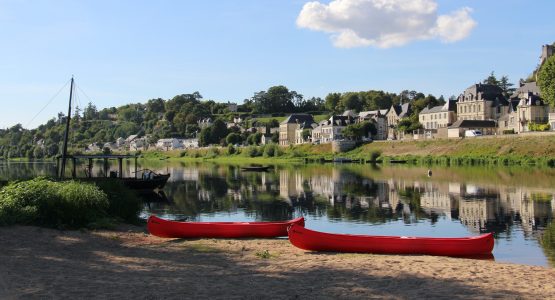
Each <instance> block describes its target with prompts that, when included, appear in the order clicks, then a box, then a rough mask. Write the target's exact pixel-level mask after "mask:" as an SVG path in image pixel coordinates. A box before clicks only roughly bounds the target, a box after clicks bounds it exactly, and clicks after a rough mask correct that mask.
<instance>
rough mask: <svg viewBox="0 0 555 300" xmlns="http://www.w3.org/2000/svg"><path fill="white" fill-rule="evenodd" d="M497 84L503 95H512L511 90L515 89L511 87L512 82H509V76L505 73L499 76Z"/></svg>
mask: <svg viewBox="0 0 555 300" xmlns="http://www.w3.org/2000/svg"><path fill="white" fill-rule="evenodd" d="M498 86H499V87H500V88H501V89H502V90H503V95H505V97H508V96H510V95H512V94H513V92H514V91H515V90H516V89H515V88H513V87H512V86H514V84H512V83H510V82H509V77H508V76H507V75H504V76H502V77H501V79H500V80H499V83H498Z"/></svg>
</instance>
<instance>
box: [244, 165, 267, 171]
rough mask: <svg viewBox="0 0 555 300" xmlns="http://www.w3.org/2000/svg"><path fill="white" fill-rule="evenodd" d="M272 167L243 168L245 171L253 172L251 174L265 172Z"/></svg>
mask: <svg viewBox="0 0 555 300" xmlns="http://www.w3.org/2000/svg"><path fill="white" fill-rule="evenodd" d="M270 167H271V166H249V167H241V170H243V171H251V172H265V171H268V169H270Z"/></svg>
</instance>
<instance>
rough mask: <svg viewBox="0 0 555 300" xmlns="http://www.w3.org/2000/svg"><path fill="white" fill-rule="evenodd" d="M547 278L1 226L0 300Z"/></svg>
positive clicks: (528, 270) (456, 287)
mask: <svg viewBox="0 0 555 300" xmlns="http://www.w3.org/2000/svg"><path fill="white" fill-rule="evenodd" d="M266 250H268V252H266ZM554 277H555V269H552V268H544V267H534V266H525V265H516V264H506V263H496V262H494V261H484V260H469V259H457V258H446V257H433V256H392V255H369V254H333V253H313V252H307V251H303V250H299V249H297V248H295V247H293V246H291V245H290V244H289V242H288V241H287V240H285V239H269V240H261V239H240V240H215V239H199V240H180V239H174V240H172V239H170V240H167V239H160V238H156V237H153V236H150V235H148V234H146V233H145V232H144V228H142V227H131V226H126V227H121V228H119V229H118V231H93V232H90V231H57V230H51V229H44V228H38V227H26V226H11V227H0V298H2V299H14V298H72V299H76V298H124V299H152V298H156V299H158V298H160V299H183V298H195V299H198V298H210V299H213V298H220V299H224V298H225V299H229V298H271V299H291V298H325V299H336V298H350V299H359V298H360V299H368V298H388V299H414V298H447V297H449V298H452V297H454V298H462V297H464V298H472V299H491V298H503V299H541V298H545V299H547V298H550V297H552V296H553V295H554V294H555V283H554V282H553V280H552V278H554Z"/></svg>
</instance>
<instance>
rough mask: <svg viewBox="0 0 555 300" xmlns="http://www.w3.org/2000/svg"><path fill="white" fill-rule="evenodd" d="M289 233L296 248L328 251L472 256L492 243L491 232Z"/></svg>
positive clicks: (298, 228) (488, 249)
mask: <svg viewBox="0 0 555 300" xmlns="http://www.w3.org/2000/svg"><path fill="white" fill-rule="evenodd" d="M288 235H289V241H290V242H291V244H293V245H294V246H295V247H298V248H301V249H304V250H312V251H331V252H360V253H377V254H426V255H440V256H475V255H483V254H489V253H491V251H492V250H493V244H494V241H493V234H491V233H487V234H483V235H480V236H476V237H462V238H430V237H405V236H370V235H351V234H334V233H325V232H318V231H314V230H310V229H306V228H304V227H303V226H296V225H292V226H291V227H290V228H289V232H288Z"/></svg>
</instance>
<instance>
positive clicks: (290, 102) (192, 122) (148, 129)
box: [0, 60, 552, 159]
mask: <svg viewBox="0 0 555 300" xmlns="http://www.w3.org/2000/svg"><path fill="white" fill-rule="evenodd" d="M551 61H552V60H550V61H548V63H547V64H546V66H548V67H549V66H551ZM548 67H546V68H548ZM544 77H545V78H546V79H545V81H546V82H549V80H550V78H552V77H549V76H544ZM484 82H485V83H492V84H496V85H500V86H502V87H503V88H504V91H505V90H506V92H507V93H511V92H512V91H513V90H514V89H513V88H512V84H510V83H509V82H508V78H507V77H506V76H503V77H502V78H501V80H497V78H496V77H495V75H494V73H493V72H492V73H491V74H490V76H488V77H487V78H486V79H485V80H484ZM450 99H456V97H455V96H451V97H450ZM445 101H446V100H445V99H444V97H443V96H440V97H438V98H436V97H435V96H433V95H431V94H428V95H425V94H423V93H421V92H417V91H414V90H412V91H411V90H404V91H402V92H400V93H389V92H384V91H381V90H369V91H360V92H344V93H329V94H328V95H327V96H326V97H325V98H324V99H321V98H319V97H312V98H305V97H304V96H303V95H302V94H300V93H298V92H296V91H293V90H289V89H288V88H287V87H285V86H283V85H279V86H272V87H270V88H268V89H267V90H265V91H260V92H255V93H254V94H253V96H252V97H251V98H249V99H245V100H244V101H243V104H241V105H238V109H237V112H231V111H229V108H228V105H227V104H226V103H220V102H216V101H214V100H205V99H204V98H203V97H202V95H201V94H200V93H199V92H193V93H190V94H181V95H176V96H175V97H173V98H171V99H167V100H166V99H162V98H156V99H150V100H148V101H146V103H132V104H127V105H123V106H120V107H109V108H103V109H98V108H97V107H96V106H95V105H94V104H93V103H90V102H89V103H88V104H87V105H86V106H85V107H83V108H79V107H76V108H75V110H74V112H73V113H72V120H71V127H70V134H69V144H70V147H71V148H72V151H74V152H75V151H83V150H84V149H85V148H86V147H87V145H89V144H91V143H98V144H100V145H102V144H103V143H106V142H113V141H115V140H116V139H118V138H120V137H121V138H127V137H128V136H130V135H135V134H136V135H138V136H145V135H146V136H148V137H149V140H148V142H149V143H155V142H156V141H157V140H158V139H160V138H171V137H180V138H194V137H197V138H199V143H200V144H201V145H208V144H221V145H227V144H244V143H248V144H257V143H260V139H261V136H262V134H267V133H268V132H260V130H259V131H258V132H253V131H245V130H241V129H240V128H238V127H230V128H228V126H227V125H226V123H227V122H232V121H233V119H234V117H236V116H241V117H242V118H243V119H244V120H245V121H244V122H243V124H242V127H243V128H245V127H246V128H249V127H257V128H259V129H260V128H265V127H266V128H272V127H278V126H279V122H278V118H280V117H283V116H285V115H287V114H289V113H310V114H327V115H330V116H331V115H333V114H340V113H342V112H343V111H345V110H353V111H356V112H360V111H366V110H378V109H381V110H384V109H389V108H390V107H391V106H392V105H394V104H395V105H398V104H401V103H407V102H410V103H411V105H412V114H411V115H410V116H409V117H408V118H406V119H403V120H401V123H400V124H399V129H400V130H403V131H406V132H410V131H412V130H415V129H418V128H420V127H421V125H420V123H419V122H418V114H419V113H420V111H421V110H422V109H424V108H425V107H426V106H436V105H442V104H443V103H445ZM257 115H264V116H265V117H266V118H265V119H266V120H268V116H269V121H266V122H260V121H256V116H257ZM272 117H273V118H272ZM205 119H210V121H211V122H212V126H210V127H206V128H201V126H199V120H205ZM66 120H67V119H66V116H65V115H64V114H63V113H58V115H57V116H56V117H53V118H51V119H50V120H48V121H47V122H46V123H45V124H41V125H40V126H38V127H37V128H35V129H25V128H23V126H22V125H21V124H17V125H15V126H12V127H10V128H6V129H0V157H1V158H15V157H27V158H38V159H41V158H45V157H52V156H55V155H57V154H58V153H59V152H60V149H61V144H62V140H63V135H64V130H65V127H64V126H65V121H66ZM364 130H366V131H369V129H368V128H367V127H365V129H364ZM364 130H362V131H364ZM372 131H374V130H370V132H372ZM348 132H349V134H354V133H356V132H361V128H352V129H350V131H348ZM271 138H272V140H274V141H276V142H277V139H278V134H277V133H274V134H273V135H272V136H271Z"/></svg>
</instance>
